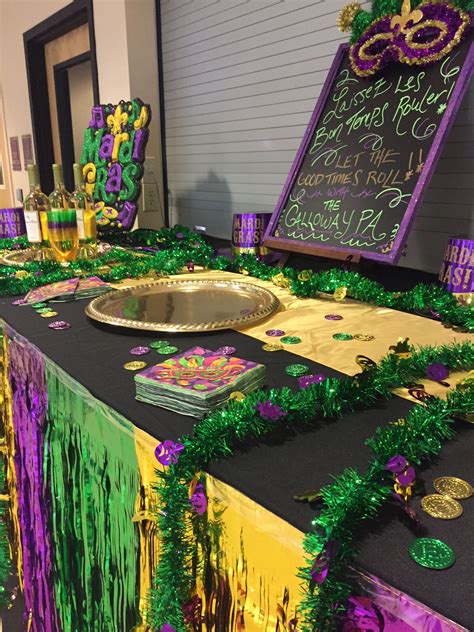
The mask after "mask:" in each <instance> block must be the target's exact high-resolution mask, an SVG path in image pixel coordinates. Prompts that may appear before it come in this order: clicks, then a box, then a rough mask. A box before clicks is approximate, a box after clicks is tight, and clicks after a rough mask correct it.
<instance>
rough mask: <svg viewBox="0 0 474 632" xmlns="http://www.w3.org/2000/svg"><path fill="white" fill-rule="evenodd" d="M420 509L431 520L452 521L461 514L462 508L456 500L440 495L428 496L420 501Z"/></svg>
mask: <svg viewBox="0 0 474 632" xmlns="http://www.w3.org/2000/svg"><path fill="white" fill-rule="evenodd" d="M421 508H422V509H423V511H424V512H426V513H427V514H428V515H429V516H432V517H433V518H442V519H443V520H454V518H459V516H460V515H461V514H462V512H463V509H462V506H461V505H460V504H459V503H458V501H457V500H454V499H453V498H450V497H449V496H442V495H441V494H430V495H429V496H425V497H424V498H422V499H421Z"/></svg>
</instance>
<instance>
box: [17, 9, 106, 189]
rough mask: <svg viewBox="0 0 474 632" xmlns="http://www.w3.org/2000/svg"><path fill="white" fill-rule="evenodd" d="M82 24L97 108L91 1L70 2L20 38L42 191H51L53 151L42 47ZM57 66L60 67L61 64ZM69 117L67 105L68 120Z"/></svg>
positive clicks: (97, 94) (97, 87)
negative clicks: (23, 48)
mask: <svg viewBox="0 0 474 632" xmlns="http://www.w3.org/2000/svg"><path fill="white" fill-rule="evenodd" d="M83 24H88V26H89V45H90V50H89V52H88V53H86V55H88V56H89V59H90V62H91V70H92V91H93V94H94V102H95V103H96V104H98V103H100V100H99V79H98V72H97V57H96V46H95V31H94V13H93V8H92V0H73V2H72V3H71V4H68V5H67V6H65V7H64V8H63V9H60V10H59V11H57V12H56V13H53V14H52V15H50V16H49V17H48V18H46V19H45V20H43V21H42V22H40V23H39V24H37V25H36V26H34V27H33V28H31V29H29V30H28V31H26V32H25V33H24V34H23V43H24V47H25V57H26V72H27V78H28V91H29V97H30V111H31V120H32V123H33V139H34V145H35V155H36V162H37V163H38V167H39V173H40V179H41V185H42V187H43V190H44V191H52V189H53V176H52V172H51V164H52V163H53V162H54V147H53V138H52V132H51V115H50V111H49V97H48V90H47V89H45V87H46V86H47V76H46V60H45V52H44V47H45V44H47V43H48V42H51V41H52V40H55V39H56V38H58V37H61V36H62V35H65V34H66V33H69V31H72V30H73V29H75V28H77V27H78V26H82V25H83ZM78 57H81V55H79V56H78ZM73 59H76V58H73ZM70 61H72V60H67V61H66V62H63V63H68V62H70ZM77 63H80V62H77ZM57 65H58V66H61V65H62V64H57ZM73 65H74V64H73ZM55 70H56V67H55ZM64 72H66V71H64ZM59 73H61V69H60V70H59ZM55 78H56V72H55ZM66 78H67V77H66ZM60 83H61V79H60ZM67 90H68V92H69V84H68V86H67ZM68 103H69V99H68ZM61 110H62V104H61V108H58V118H59V117H60V116H61V115H60V114H59V112H60V111H61ZM66 116H67V113H66ZM70 116H71V113H70V104H69V117H70ZM71 130H72V126H71ZM71 133H72V131H71ZM71 138H72V136H71ZM61 151H62V143H61Z"/></svg>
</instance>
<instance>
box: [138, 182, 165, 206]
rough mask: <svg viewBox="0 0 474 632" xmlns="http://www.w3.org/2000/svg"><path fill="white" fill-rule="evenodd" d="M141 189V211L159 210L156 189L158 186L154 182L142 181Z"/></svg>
mask: <svg viewBox="0 0 474 632" xmlns="http://www.w3.org/2000/svg"><path fill="white" fill-rule="evenodd" d="M142 189H143V198H142V199H143V211H144V212H147V211H159V210H160V208H161V204H160V193H159V191H158V186H157V184H156V183H155V182H153V183H149V182H144V183H143V185H142Z"/></svg>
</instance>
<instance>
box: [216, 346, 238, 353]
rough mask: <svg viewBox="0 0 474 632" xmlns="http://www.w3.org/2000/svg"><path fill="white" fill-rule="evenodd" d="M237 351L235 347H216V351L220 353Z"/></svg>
mask: <svg viewBox="0 0 474 632" xmlns="http://www.w3.org/2000/svg"><path fill="white" fill-rule="evenodd" d="M236 351H237V349H236V348H235V347H227V346H226V347H219V349H216V353H220V354H222V355H232V354H233V353H235V352H236Z"/></svg>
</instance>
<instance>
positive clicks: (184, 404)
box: [135, 347, 265, 418]
mask: <svg viewBox="0 0 474 632" xmlns="http://www.w3.org/2000/svg"><path fill="white" fill-rule="evenodd" d="M264 380H265V367H264V366H263V364H256V363H255V362H250V361H248V360H242V359H240V358H236V357H234V356H229V355H222V354H219V353H216V352H215V351H210V350H209V349H203V348H202V347H193V348H192V349H189V350H188V351H184V352H183V353H179V354H178V355H175V356H173V357H172V358H168V359H167V360H164V361H163V362H161V363H160V364H156V365H154V366H151V367H148V368H147V369H145V370H144V371H141V372H140V373H137V374H136V375H135V386H136V398H137V399H138V400H140V401H142V402H146V403H148V404H153V405H155V406H161V408H167V409H168V410H173V411H174V412H177V413H181V414H183V415H189V416H191V417H197V418H201V417H204V416H205V415H206V414H207V413H209V412H211V411H212V410H214V409H215V408H217V407H219V406H221V405H222V404H224V403H225V402H226V401H227V400H228V398H229V395H230V394H231V393H232V392H233V391H240V392H242V393H248V392H249V391H253V390H255V389H257V388H260V387H261V386H262V385H263V383H264Z"/></svg>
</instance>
